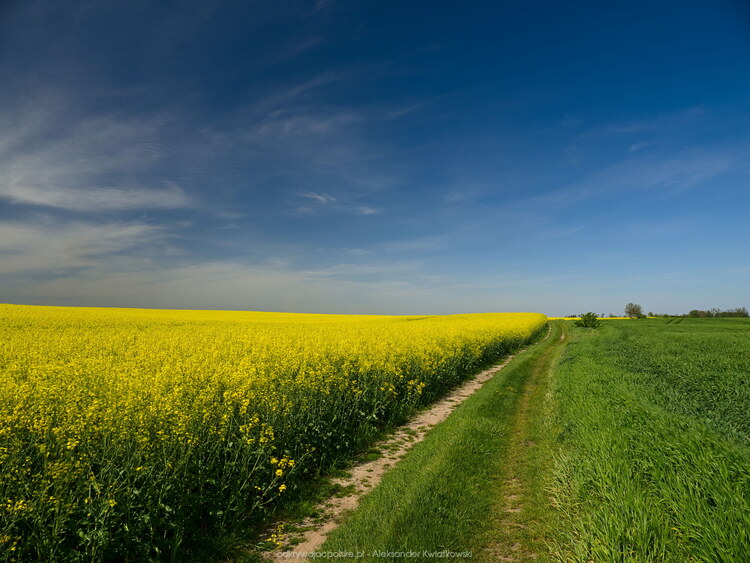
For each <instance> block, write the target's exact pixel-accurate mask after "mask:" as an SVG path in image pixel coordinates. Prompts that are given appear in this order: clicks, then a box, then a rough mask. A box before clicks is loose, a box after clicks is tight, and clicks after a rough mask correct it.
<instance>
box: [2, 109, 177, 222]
mask: <svg viewBox="0 0 750 563" xmlns="http://www.w3.org/2000/svg"><path fill="white" fill-rule="evenodd" d="M63 108H64V104H62V103H60V102H53V103H46V104H45V103H38V104H36V105H34V106H33V107H30V108H25V111H24V112H22V116H21V117H20V118H19V117H17V116H16V117H9V116H7V115H3V116H0V121H2V122H3V125H4V127H3V128H2V131H1V132H0V169H2V170H3V174H2V176H1V177H0V199H4V200H5V201H6V202H9V203H11V204H20V205H29V206H40V207H48V208H58V209H64V210H71V211H79V212H99V211H118V210H137V209H154V208H157V209H169V208H179V207H185V206H187V205H189V203H190V198H189V197H188V195H187V194H186V193H185V191H184V190H183V189H182V188H181V187H180V186H178V185H177V184H175V183H174V182H170V181H163V180H162V181H159V180H154V179H153V178H151V179H145V176H144V173H145V172H149V171H152V170H153V168H154V166H155V165H156V164H158V162H159V160H160V158H161V156H162V155H161V149H160V146H161V137H160V128H161V127H163V123H160V122H159V121H147V120H134V119H118V118H116V117H113V116H109V117H94V116H85V117H82V118H79V119H76V120H70V119H66V118H65V117H64V114H63V115H61V114H60V110H61V109H63Z"/></svg>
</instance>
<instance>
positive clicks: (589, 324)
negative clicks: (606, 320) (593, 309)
mask: <svg viewBox="0 0 750 563" xmlns="http://www.w3.org/2000/svg"><path fill="white" fill-rule="evenodd" d="M574 324H575V325H576V326H582V327H584V328H599V327H600V326H602V321H600V320H599V317H597V316H596V313H586V314H584V315H581V318H580V319H578V320H577V321H576V322H575V323H574Z"/></svg>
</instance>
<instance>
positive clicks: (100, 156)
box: [0, 0, 750, 316]
mask: <svg viewBox="0 0 750 563" xmlns="http://www.w3.org/2000/svg"><path fill="white" fill-rule="evenodd" d="M0 76H2V77H3V79H2V81H0V303H24V304H37V305H81V306H115V307H155V308H190V309H239V310H261V311H290V312H311V313H372V314H451V313H477V312H490V311H536V312H542V313H546V314H548V315H555V316H560V315H567V314H577V313H581V312H585V311H594V312H597V313H604V314H609V313H615V314H617V313H622V311H623V309H624V307H625V304H626V303H628V302H635V303H638V304H640V305H642V307H643V309H644V311H654V312H657V313H662V312H670V313H683V312H687V311H688V310H690V309H694V308H710V307H719V308H722V309H723V308H730V307H731V308H734V307H741V306H746V307H747V306H750V293H749V292H748V279H750V263H749V262H748V256H750V244H749V243H750V220H749V218H748V212H749V211H750V183H749V182H748V180H750V8H748V7H747V4H746V3H745V2H742V1H741V0H737V1H732V0H703V1H695V0H692V1H691V0H680V1H670V0H664V1H661V2H652V1H648V2H643V1H638V0H628V1H627V2H625V1H618V0H614V1H611V2H600V1H593V0H590V1H589V0H586V1H583V0H571V1H567V2H560V1H559V0H554V1H551V0H544V1H540V0H530V1H527V2H517V1H513V2H503V1H498V2H455V1H454V2H446V1H441V0H430V1H421V0H413V1H409V2H389V1H382V0H380V1H370V0H357V1H356V2H343V1H341V0H300V1H289V0H273V1H253V0H242V1H240V0H236V1H234V0H227V1H215V0H203V1H197V0H196V1H179V2H178V1H174V2H172V1H166V0H165V1H160V2H151V1H147V0H128V1H125V0H122V1H112V0H88V1H86V0H83V1H76V2H48V1H39V0H23V1H20V0H16V1H14V0H5V1H4V2H2V3H0Z"/></svg>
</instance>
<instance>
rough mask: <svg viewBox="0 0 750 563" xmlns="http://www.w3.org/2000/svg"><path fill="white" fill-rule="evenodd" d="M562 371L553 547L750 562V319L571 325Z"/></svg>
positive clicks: (613, 557)
mask: <svg viewBox="0 0 750 563" xmlns="http://www.w3.org/2000/svg"><path fill="white" fill-rule="evenodd" d="M572 334H573V340H574V341H573V342H572V343H571V345H570V346H569V349H568V353H567V355H566V356H565V358H564V359H563V361H562V362H561V364H560V365H559V368H558V369H557V372H556V373H555V377H554V380H553V384H552V385H553V396H554V397H555V401H556V403H557V420H556V424H557V425H558V428H559V435H558V442H559V444H558V448H557V454H556V463H555V474H554V476H553V481H552V485H551V489H552V490H553V493H554V501H555V505H556V506H558V507H559V514H560V517H561V519H560V520H561V521H560V522H559V526H558V529H559V532H560V533H559V535H558V538H557V541H556V542H555V545H554V547H553V552H554V554H556V555H557V556H558V557H559V558H560V559H562V560H576V561H589V560H595V561H621V560H637V561H688V560H695V561H743V560H744V561H746V560H747V557H748V554H749V553H750V442H748V436H749V435H750V322H748V321H747V320H744V319H695V320H693V319H685V320H683V319H675V320H661V319H660V320H641V321H613V322H607V323H605V326H604V328H603V329H602V330H600V331H594V332H592V331H586V330H583V329H573V330H572Z"/></svg>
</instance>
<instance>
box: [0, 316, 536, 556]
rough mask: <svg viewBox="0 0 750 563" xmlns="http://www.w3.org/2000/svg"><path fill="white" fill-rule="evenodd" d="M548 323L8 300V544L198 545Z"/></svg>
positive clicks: (104, 548) (4, 533)
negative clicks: (32, 303)
mask: <svg viewBox="0 0 750 563" xmlns="http://www.w3.org/2000/svg"><path fill="white" fill-rule="evenodd" d="M546 324H547V319H546V317H545V316H544V315H539V314H534V313H502V314H481V315H454V316H438V317H388V316H348V315H301V314H286V313H256V312H227V311H169V310H141V309H97V308H65V307H31V306H20V305H0V342H2V346H1V347H0V467H1V469H2V473H1V474H0V554H2V555H0V557H2V558H5V559H6V560H14V559H17V560H32V559H33V560H36V559H42V560H90V559H95V560H96V559H100V560H102V559H106V560H112V559H130V560H142V559H149V558H160V557H167V556H172V557H174V556H175V554H177V553H187V552H189V551H190V549H191V546H192V545H193V544H194V543H195V541H196V538H199V537H202V536H206V535H211V534H217V533H221V532H222V530H227V529H230V528H231V527H232V526H233V525H234V524H235V523H236V522H238V521H240V520H242V521H243V522H247V521H248V517H249V518H250V519H252V518H254V517H258V516H259V515H260V514H261V513H262V511H263V509H264V507H265V506H267V505H269V504H272V503H274V502H275V501H276V500H277V499H278V497H279V496H282V495H293V494H295V493H296V491H298V490H299V488H300V487H301V486H303V483H304V481H305V479H306V478H309V477H310V476H311V475H314V474H316V473H318V472H320V471H324V470H326V469H328V468H330V467H331V465H332V464H333V463H334V462H335V461H337V460H339V459H341V458H344V457H346V456H349V455H351V454H352V453H354V452H356V451H357V450H361V449H362V448H363V447H364V446H366V445H367V444H368V443H369V442H371V441H372V439H373V437H374V436H375V435H376V434H377V433H378V431H379V430H381V429H382V428H383V427H384V426H388V425H390V424H393V423H396V422H398V421H400V420H403V418H404V417H406V416H408V415H409V414H410V413H411V412H412V411H413V410H414V408H415V407H417V406H419V405H422V404H426V403H428V402H430V401H432V400H434V399H435V398H437V397H438V396H440V395H441V394H443V393H444V392H445V391H446V390H448V389H449V388H451V387H452V386H454V385H455V384H457V383H458V382H459V381H461V380H462V379H463V378H465V377H466V376H467V375H469V374H471V373H472V372H474V371H476V370H477V369H478V368H479V367H481V366H483V365H485V364H487V363H489V362H491V361H494V360H497V359H498V358H500V357H501V356H503V355H505V354H507V353H508V352H510V351H512V350H514V349H516V348H518V347H520V346H522V345H523V344H525V343H527V342H528V341H529V340H530V339H532V338H533V337H535V336H536V335H538V334H539V333H540V332H541V331H542V329H543V328H544V327H545V326H546Z"/></svg>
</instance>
